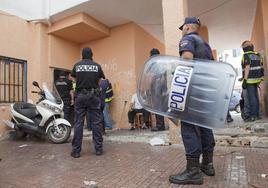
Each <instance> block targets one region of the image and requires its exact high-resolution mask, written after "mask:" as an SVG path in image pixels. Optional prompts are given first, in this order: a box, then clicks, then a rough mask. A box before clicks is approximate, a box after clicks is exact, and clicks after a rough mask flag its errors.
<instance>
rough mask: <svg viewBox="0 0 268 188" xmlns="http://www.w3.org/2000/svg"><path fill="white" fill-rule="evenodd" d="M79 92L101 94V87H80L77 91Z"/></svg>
mask: <svg viewBox="0 0 268 188" xmlns="http://www.w3.org/2000/svg"><path fill="white" fill-rule="evenodd" d="M77 93H82V94H84V95H97V96H99V95H100V89H99V88H90V89H88V88H83V89H79V90H78V91H77Z"/></svg>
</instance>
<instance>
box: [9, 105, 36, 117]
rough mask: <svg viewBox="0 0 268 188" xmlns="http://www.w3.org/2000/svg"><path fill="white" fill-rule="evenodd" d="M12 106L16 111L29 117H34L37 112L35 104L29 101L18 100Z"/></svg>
mask: <svg viewBox="0 0 268 188" xmlns="http://www.w3.org/2000/svg"><path fill="white" fill-rule="evenodd" d="M13 108H14V110H15V111H16V112H18V113H20V114H21V115H23V116H26V117H27V118H30V119H31V118H34V117H35V116H37V115H38V114H39V113H38V111H37V109H36V106H35V105H33V104H31V103H26V102H18V103H15V104H14V106H13Z"/></svg>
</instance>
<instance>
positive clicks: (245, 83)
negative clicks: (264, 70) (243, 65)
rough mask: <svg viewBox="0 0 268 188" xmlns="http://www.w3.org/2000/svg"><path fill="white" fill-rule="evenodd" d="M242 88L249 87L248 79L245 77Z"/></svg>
mask: <svg viewBox="0 0 268 188" xmlns="http://www.w3.org/2000/svg"><path fill="white" fill-rule="evenodd" d="M242 88H243V89H247V80H245V79H244V80H243V83H242Z"/></svg>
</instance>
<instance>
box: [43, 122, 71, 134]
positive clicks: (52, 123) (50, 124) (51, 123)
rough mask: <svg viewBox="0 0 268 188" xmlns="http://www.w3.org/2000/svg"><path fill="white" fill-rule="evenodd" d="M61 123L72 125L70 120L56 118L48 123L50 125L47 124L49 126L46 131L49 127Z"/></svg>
mask: <svg viewBox="0 0 268 188" xmlns="http://www.w3.org/2000/svg"><path fill="white" fill-rule="evenodd" d="M59 124H65V125H67V126H69V127H71V124H70V122H69V121H67V120H66V119H63V118H58V119H55V120H53V121H51V122H50V123H49V124H48V126H47V128H46V133H47V131H48V129H49V127H51V126H54V125H59Z"/></svg>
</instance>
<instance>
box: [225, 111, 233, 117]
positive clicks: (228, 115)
mask: <svg viewBox="0 0 268 188" xmlns="http://www.w3.org/2000/svg"><path fill="white" fill-rule="evenodd" d="M226 118H227V119H232V116H231V114H230V111H229V110H228V113H227V117H226Z"/></svg>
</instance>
